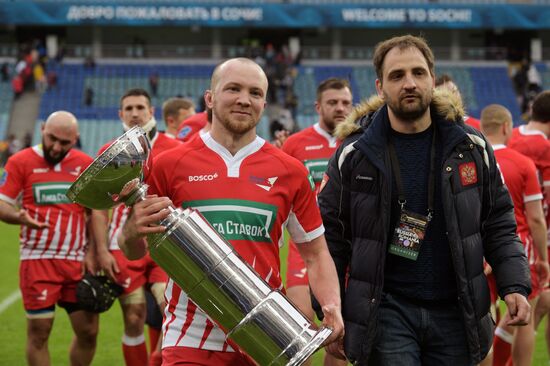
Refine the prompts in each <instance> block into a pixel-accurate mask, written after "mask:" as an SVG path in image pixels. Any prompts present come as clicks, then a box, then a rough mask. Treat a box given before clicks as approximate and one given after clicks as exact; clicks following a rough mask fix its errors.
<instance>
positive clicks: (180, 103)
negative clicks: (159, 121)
mask: <svg viewBox="0 0 550 366" xmlns="http://www.w3.org/2000/svg"><path fill="white" fill-rule="evenodd" d="M194 114H195V104H193V101H192V100H191V99H188V98H170V99H168V100H167V101H166V102H164V104H163V105H162V118H163V119H164V123H165V124H166V131H165V132H164V133H165V135H166V136H168V137H170V138H173V139H174V138H176V135H177V134H178V127H179V126H180V124H181V123H182V122H183V121H185V120H186V119H187V118H189V117H191V116H192V115H194Z"/></svg>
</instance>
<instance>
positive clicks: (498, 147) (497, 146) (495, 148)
mask: <svg viewBox="0 0 550 366" xmlns="http://www.w3.org/2000/svg"><path fill="white" fill-rule="evenodd" d="M502 149H506V145H503V144H496V145H493V150H494V151H497V150H502Z"/></svg>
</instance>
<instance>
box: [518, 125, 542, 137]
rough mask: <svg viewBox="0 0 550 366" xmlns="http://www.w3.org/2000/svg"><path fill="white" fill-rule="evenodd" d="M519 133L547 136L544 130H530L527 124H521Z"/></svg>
mask: <svg viewBox="0 0 550 366" xmlns="http://www.w3.org/2000/svg"><path fill="white" fill-rule="evenodd" d="M519 133H521V134H522V135H525V136H533V135H541V136H543V137H544V138H547V137H546V134H545V133H544V132H542V131H539V130H528V129H527V128H526V127H525V125H521V126H519Z"/></svg>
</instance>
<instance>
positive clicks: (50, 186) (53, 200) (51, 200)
mask: <svg viewBox="0 0 550 366" xmlns="http://www.w3.org/2000/svg"><path fill="white" fill-rule="evenodd" d="M70 186H71V183H67V182H48V183H37V184H33V186H32V190H33V193H34V202H35V203H36V204H37V205H55V204H61V203H72V202H71V201H70V200H69V199H68V198H67V190H68V189H69V187H70Z"/></svg>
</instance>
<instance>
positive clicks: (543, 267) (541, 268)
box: [535, 259, 550, 288]
mask: <svg viewBox="0 0 550 366" xmlns="http://www.w3.org/2000/svg"><path fill="white" fill-rule="evenodd" d="M535 270H536V271H537V276H538V277H539V283H540V284H541V286H542V287H543V288H546V287H547V286H548V279H549V276H550V269H549V268H548V261H547V260H542V259H537V260H536V261H535Z"/></svg>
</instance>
